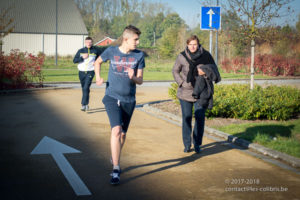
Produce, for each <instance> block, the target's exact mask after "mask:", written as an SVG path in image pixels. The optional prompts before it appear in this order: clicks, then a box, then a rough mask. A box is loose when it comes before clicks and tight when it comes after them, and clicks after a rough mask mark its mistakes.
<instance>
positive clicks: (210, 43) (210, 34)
mask: <svg viewBox="0 0 300 200" xmlns="http://www.w3.org/2000/svg"><path fill="white" fill-rule="evenodd" d="M209 52H210V54H212V30H210V31H209Z"/></svg>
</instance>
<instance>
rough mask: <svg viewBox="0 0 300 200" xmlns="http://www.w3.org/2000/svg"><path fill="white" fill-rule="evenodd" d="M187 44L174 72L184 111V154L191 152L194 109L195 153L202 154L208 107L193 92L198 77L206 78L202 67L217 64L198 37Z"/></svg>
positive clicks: (177, 60) (178, 94) (189, 39)
mask: <svg viewBox="0 0 300 200" xmlns="http://www.w3.org/2000/svg"><path fill="white" fill-rule="evenodd" d="M186 44H187V47H186V48H185V50H184V51H183V52H181V53H180V54H179V55H178V57H177V59H176V62H175V64H174V67H173V71H172V72H173V76H174V79H175V81H176V83H177V84H178V91H177V97H178V98H179V100H180V105H181V111H182V139H183V144H184V152H186V153H188V152H191V133H192V112H193V107H194V113H195V126H194V130H193V145H194V150H195V152H196V153H200V149H201V145H202V137H203V132H204V124H205V111H206V108H207V105H204V104H201V103H199V101H200V99H195V98H194V97H193V90H194V87H195V82H196V78H197V77H198V76H202V77H205V78H206V74H205V71H204V70H202V69H201V66H204V65H205V66H211V65H214V66H215V62H214V59H213V58H212V56H211V55H210V53H209V52H208V51H206V50H205V49H204V48H203V47H202V46H201V44H200V43H199V39H198V37H197V36H196V35H192V36H191V37H189V38H188V39H187V41H186ZM209 64H211V65H209Z"/></svg>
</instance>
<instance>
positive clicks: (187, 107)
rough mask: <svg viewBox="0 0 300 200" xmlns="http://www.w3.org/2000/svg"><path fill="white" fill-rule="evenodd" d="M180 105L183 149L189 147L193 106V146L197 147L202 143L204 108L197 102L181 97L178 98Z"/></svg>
mask: <svg viewBox="0 0 300 200" xmlns="http://www.w3.org/2000/svg"><path fill="white" fill-rule="evenodd" d="M180 105H181V111H182V139H183V144H184V149H185V150H189V149H190V148H191V133H192V116H193V106H194V110H195V126H194V130H193V144H194V147H199V146H200V145H202V137H203V133H204V124H205V110H206V109H205V108H203V107H201V106H200V105H199V104H198V103H197V102H195V103H193V102H189V101H184V100H181V99H180Z"/></svg>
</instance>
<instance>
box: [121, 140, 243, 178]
mask: <svg viewBox="0 0 300 200" xmlns="http://www.w3.org/2000/svg"><path fill="white" fill-rule="evenodd" d="M228 144H230V143H229V142H228V141H220V142H213V143H209V144H205V145H202V147H201V152H200V154H197V153H194V154H192V155H188V154H187V156H184V157H181V158H177V159H169V160H162V161H158V162H152V163H147V164H141V165H135V166H130V167H127V168H125V169H122V173H123V172H124V173H125V172H128V171H131V170H135V169H138V168H142V167H149V166H154V165H161V164H168V163H170V165H167V166H164V167H161V168H158V169H154V170H151V171H148V172H145V173H142V174H139V175H137V176H133V177H130V178H128V179H123V180H122V182H124V183H127V182H130V181H133V180H135V179H138V178H141V177H143V176H146V175H150V174H153V173H157V172H161V171H164V170H168V169H171V168H174V167H179V166H182V165H186V164H188V163H191V162H194V161H196V160H198V159H200V158H201V157H205V156H210V155H213V154H218V153H222V152H224V151H227V150H230V149H232V148H230V147H228V146H226V145H228ZM225 146H226V147H225ZM237 148H240V147H237Z"/></svg>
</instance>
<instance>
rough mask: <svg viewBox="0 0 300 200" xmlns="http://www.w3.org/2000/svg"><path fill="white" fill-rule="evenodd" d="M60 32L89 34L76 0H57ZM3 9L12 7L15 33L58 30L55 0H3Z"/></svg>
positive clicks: (1, 6)
mask: <svg viewBox="0 0 300 200" xmlns="http://www.w3.org/2000/svg"><path fill="white" fill-rule="evenodd" d="M57 2H58V34H72V35H73V34H74V35H87V34H88V32H87V29H86V27H85V24H84V22H83V19H82V17H81V14H80V12H79V10H78V8H77V6H76V4H75V2H74V0H57ZM0 8H1V10H3V9H7V8H11V9H10V11H9V14H8V15H7V17H9V18H12V19H13V20H14V22H13V25H14V31H13V32H14V33H50V34H55V32H56V1H55V0H1V1H0Z"/></svg>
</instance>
